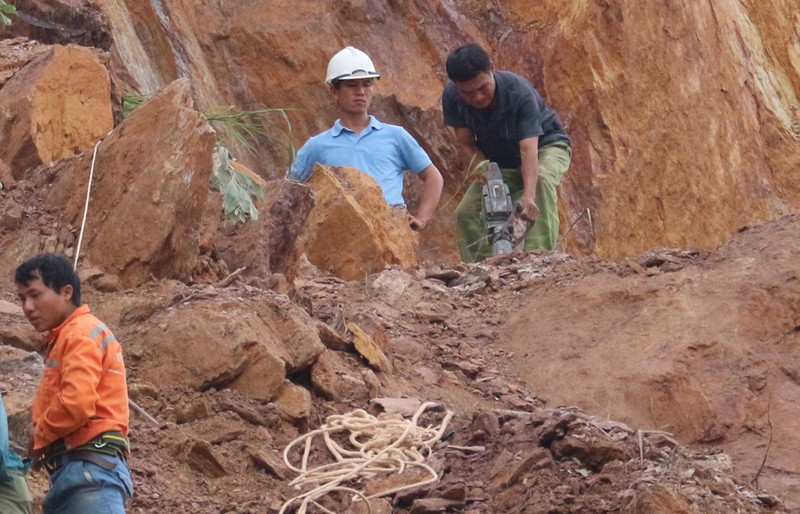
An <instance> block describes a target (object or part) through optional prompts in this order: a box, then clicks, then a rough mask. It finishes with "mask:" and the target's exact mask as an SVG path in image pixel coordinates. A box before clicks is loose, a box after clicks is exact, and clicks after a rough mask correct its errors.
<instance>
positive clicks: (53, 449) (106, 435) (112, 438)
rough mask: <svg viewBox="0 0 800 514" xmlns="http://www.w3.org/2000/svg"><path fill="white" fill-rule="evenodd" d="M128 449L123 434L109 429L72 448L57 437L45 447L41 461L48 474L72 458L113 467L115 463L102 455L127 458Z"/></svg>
mask: <svg viewBox="0 0 800 514" xmlns="http://www.w3.org/2000/svg"><path fill="white" fill-rule="evenodd" d="M129 450H130V444H129V442H128V438H127V437H125V435H124V434H122V433H120V432H116V431H109V432H103V433H102V434H100V435H98V436H97V437H95V438H94V439H92V440H90V441H89V442H87V443H84V444H82V445H81V446H78V447H77V448H73V449H72V450H67V447H66V445H65V444H64V440H63V439H59V440H58V441H55V442H53V443H51V444H50V445H49V446H48V447H47V449H46V450H45V454H44V459H43V461H44V466H45V468H46V469H47V470H48V471H49V472H50V474H52V473H54V472H55V471H56V470H57V469H58V468H60V467H61V466H63V465H64V464H65V463H67V462H70V461H74V460H82V461H87V462H92V463H94V464H97V465H98V466H100V467H103V468H105V469H114V467H115V466H116V464H115V463H112V462H110V461H109V460H108V459H107V458H105V459H104V458H103V457H120V458H121V459H123V460H127V457H128V453H129ZM109 465H110V466H111V467H110V468H108V467H107V466H109Z"/></svg>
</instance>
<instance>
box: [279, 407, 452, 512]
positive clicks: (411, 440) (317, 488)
mask: <svg viewBox="0 0 800 514" xmlns="http://www.w3.org/2000/svg"><path fill="white" fill-rule="evenodd" d="M435 406H436V404H435V403H431V402H428V403H424V404H422V405H421V406H420V408H419V409H418V410H417V412H416V413H415V414H414V416H413V417H412V418H411V420H407V419H403V418H402V417H399V416H397V417H391V416H387V415H384V416H382V417H381V418H377V417H375V416H372V415H371V414H368V413H367V412H366V411H364V410H361V409H358V410H355V411H352V412H350V413H348V414H343V415H333V416H329V417H328V419H327V420H326V424H324V425H322V426H321V427H320V428H318V429H316V430H313V431H311V432H309V433H307V434H305V435H302V436H300V437H298V438H297V439H295V440H294V441H292V442H290V443H289V444H288V446H286V449H285V450H284V451H283V460H284V462H285V463H286V465H287V466H288V467H289V469H291V470H292V471H294V472H295V473H298V474H299V475H300V476H298V477H297V478H295V479H294V480H292V481H291V482H290V483H289V485H290V486H293V487H295V488H297V489H301V488H302V487H303V486H313V488H312V489H311V490H309V491H306V492H304V493H301V494H299V495H297V496H295V497H294V498H291V499H290V500H288V501H287V502H285V503H284V504H283V506H282V507H281V510H280V512H279V514H283V513H284V512H286V509H287V508H289V506H290V505H291V504H292V503H294V502H296V501H299V500H301V504H300V507H299V508H298V510H297V514H305V513H306V512H307V510H308V507H309V505H310V504H313V505H315V506H317V507H318V508H320V509H321V510H322V511H323V512H325V513H331V511H330V510H328V509H326V508H325V507H323V506H322V505H320V504H319V503H318V502H317V500H319V499H320V498H321V497H323V496H325V495H327V494H329V493H331V492H333V491H342V492H348V493H352V494H354V495H355V496H357V497H358V498H360V499H361V500H363V501H364V502H366V505H367V509H368V511H369V512H372V508H371V507H370V505H369V501H368V500H369V498H376V497H380V496H386V495H389V494H394V493H397V492H400V491H403V490H406V489H410V488H413V487H419V486H423V485H428V484H431V483H434V482H436V481H438V480H439V476H438V474H437V473H436V471H435V470H434V469H433V468H432V467H430V466H429V465H428V464H426V463H425V462H424V461H425V458H426V457H429V456H430V455H431V453H432V449H431V448H432V446H433V444H434V443H436V442H437V441H439V440H440V439H441V438H442V435H443V434H444V431H445V430H446V429H447V425H448V423H450V420H451V419H452V417H453V413H452V412H451V411H447V412H446V413H445V415H444V418H443V419H442V422H441V424H440V425H439V426H438V427H424V428H423V427H420V426H418V425H417V422H418V420H419V417H420V416H421V415H422V414H423V413H424V412H425V411H426V410H427V409H428V408H430V407H435ZM348 433H349V435H348ZM332 434H344V435H345V436H347V439H348V441H349V442H350V444H351V445H352V447H353V449H350V448H345V447H343V446H342V445H340V444H339V443H338V442H336V441H335V440H334V439H333V438H332V437H331V436H332ZM318 435H320V436H322V438H323V440H324V441H325V445H326V446H327V448H328V451H329V452H330V453H331V454H332V455H333V458H334V459H335V462H332V463H328V464H323V465H321V466H317V467H315V468H312V469H309V468H308V459H309V455H310V453H311V445H312V442H313V439H314V438H315V437H316V436H318ZM301 442H303V443H305V444H304V449H303V455H302V458H301V462H300V463H299V464H298V465H297V466H296V465H294V464H292V462H291V461H290V460H289V452H290V451H291V450H292V448H293V447H294V446H295V445H297V444H299V443H301ZM408 467H418V468H422V469H423V470H424V471H426V472H427V473H428V475H430V476H429V477H428V478H426V479H421V480H419V481H417V482H415V483H411V484H407V485H403V486H398V487H395V488H392V489H389V490H386V491H380V492H378V493H375V494H372V495H369V496H367V495H366V494H364V493H363V492H362V491H359V490H357V489H355V488H354V487H347V486H343V485H342V484H343V483H345V482H351V483H352V482H357V481H359V480H360V479H363V478H373V477H375V476H376V475H378V474H391V473H403V471H405V470H406V468H408ZM331 514H332V513H331Z"/></svg>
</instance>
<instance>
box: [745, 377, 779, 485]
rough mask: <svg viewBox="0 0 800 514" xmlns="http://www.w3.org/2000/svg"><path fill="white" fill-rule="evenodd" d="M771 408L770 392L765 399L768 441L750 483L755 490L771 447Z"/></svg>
mask: <svg viewBox="0 0 800 514" xmlns="http://www.w3.org/2000/svg"><path fill="white" fill-rule="evenodd" d="M771 408H772V391H770V392H769V396H768V397H767V425H768V426H769V441H768V442H767V451H765V452H764V460H762V461H761V466H760V467H759V468H758V472H756V476H754V477H753V479H752V480H751V481H750V483H751V484H755V486H756V489H758V477H759V476H761V472H762V471H763V470H764V465H765V464H766V463H767V455H769V449H770V447H771V446H772V434H773V432H774V430H773V427H772V419H771V418H770V415H769V413H770V410H771Z"/></svg>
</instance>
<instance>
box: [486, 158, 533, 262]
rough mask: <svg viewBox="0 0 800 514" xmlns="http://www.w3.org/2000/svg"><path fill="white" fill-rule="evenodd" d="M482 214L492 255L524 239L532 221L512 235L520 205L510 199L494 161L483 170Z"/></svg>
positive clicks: (509, 249)
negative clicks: (518, 233) (516, 234)
mask: <svg viewBox="0 0 800 514" xmlns="http://www.w3.org/2000/svg"><path fill="white" fill-rule="evenodd" d="M484 177H485V178H486V182H485V183H484V184H483V209H482V215H483V219H484V221H485V222H486V228H487V233H488V234H487V236H488V238H489V243H490V244H491V245H492V255H493V256H496V255H505V254H507V253H511V251H512V250H513V249H514V247H515V246H517V245H518V244H519V243H521V242H523V241H524V240H525V236H527V234H528V231H529V230H530V229H531V227H532V226H533V223H528V224H527V227H526V228H525V230H524V233H523V234H522V235H521V236H520V237H518V238H515V237H514V232H515V231H514V222H515V220H516V219H518V218H517V217H518V216H519V214H520V212H522V206H521V205H520V204H519V203H518V202H517V203H514V201H512V200H511V193H510V192H509V190H508V186H507V185H506V183H505V182H503V174H502V173H501V172H500V167H499V166H498V165H497V163H495V162H490V163H489V166H488V167H487V169H486V171H485V172H484Z"/></svg>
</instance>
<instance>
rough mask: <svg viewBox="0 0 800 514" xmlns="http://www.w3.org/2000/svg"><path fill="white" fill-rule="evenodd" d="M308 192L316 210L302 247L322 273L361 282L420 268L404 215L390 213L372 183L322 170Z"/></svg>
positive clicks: (347, 171)
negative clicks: (397, 269) (395, 268)
mask: <svg viewBox="0 0 800 514" xmlns="http://www.w3.org/2000/svg"><path fill="white" fill-rule="evenodd" d="M309 187H310V188H311V190H312V191H313V193H314V202H315V204H314V208H313V209H312V210H311V213H310V214H309V216H308V221H307V225H306V230H305V232H304V234H303V236H302V239H301V244H302V247H303V249H304V250H305V253H306V256H307V257H308V260H309V261H311V262H312V263H314V264H315V265H316V266H317V267H318V268H320V269H322V270H325V271H328V272H330V273H332V274H333V275H336V276H337V277H340V278H343V279H345V280H361V279H363V278H364V276H365V275H369V274H371V273H376V272H378V271H381V270H382V269H383V268H384V267H385V266H386V265H388V264H399V265H400V266H402V267H404V268H413V267H414V266H416V265H417V261H418V246H419V242H418V240H417V237H416V234H415V233H414V232H413V231H412V230H411V229H410V228H409V226H408V221H407V214H406V211H405V210H404V209H393V208H391V207H389V206H388V205H387V204H386V201H385V200H384V198H383V195H382V194H381V190H380V187H379V186H378V184H377V182H375V180H374V179H373V178H372V177H370V176H369V175H366V174H365V173H362V172H360V171H358V170H357V169H355V168H350V167H344V168H328V167H326V166H322V165H319V164H318V165H317V167H316V168H314V171H313V173H312V175H311V179H310V180H309Z"/></svg>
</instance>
